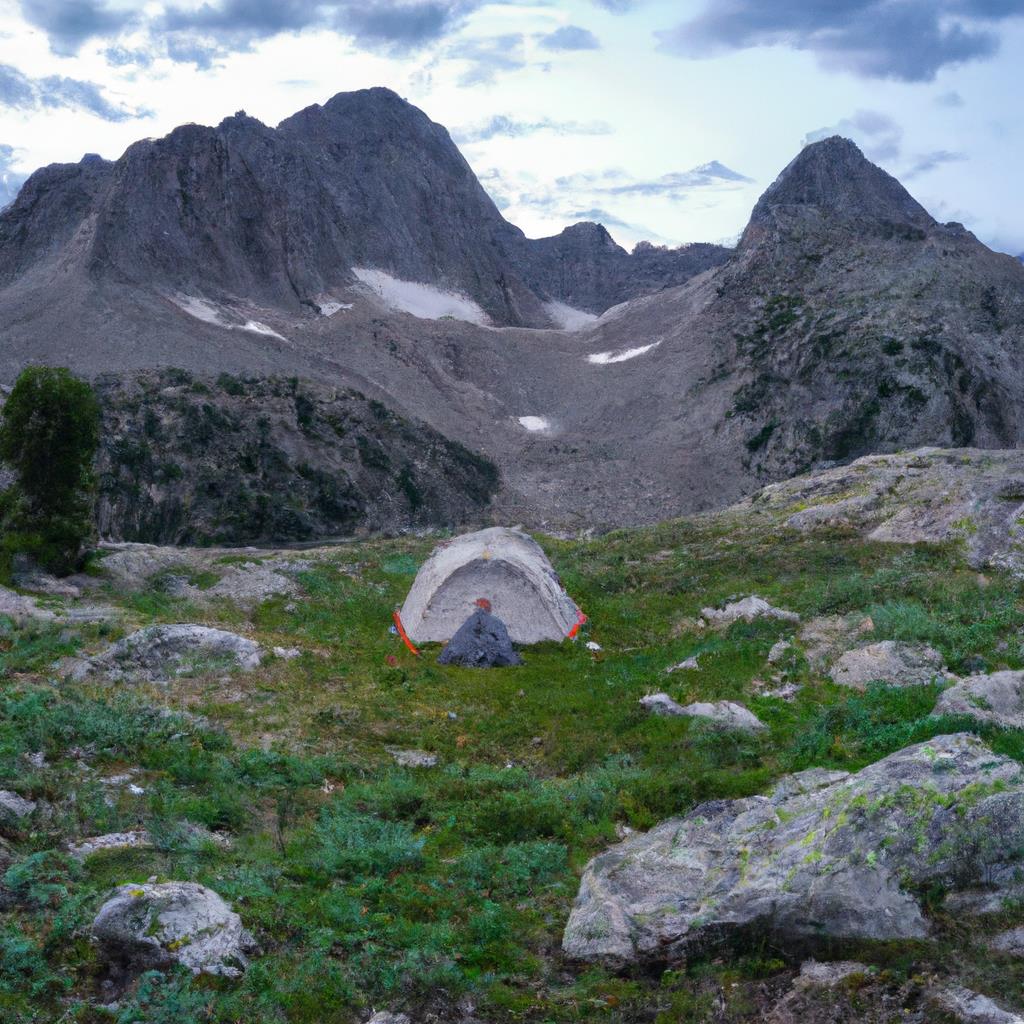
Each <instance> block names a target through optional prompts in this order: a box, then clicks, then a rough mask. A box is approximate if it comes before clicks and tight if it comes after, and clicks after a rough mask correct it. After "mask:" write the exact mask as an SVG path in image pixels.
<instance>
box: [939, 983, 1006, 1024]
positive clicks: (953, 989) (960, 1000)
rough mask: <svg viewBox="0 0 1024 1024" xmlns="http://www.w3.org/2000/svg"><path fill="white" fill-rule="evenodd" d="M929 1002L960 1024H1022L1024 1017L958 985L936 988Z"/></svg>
mask: <svg viewBox="0 0 1024 1024" xmlns="http://www.w3.org/2000/svg"><path fill="white" fill-rule="evenodd" d="M929 1002H930V1003H931V1004H932V1005H933V1006H934V1007H935V1008H936V1009H938V1010H941V1011H943V1012H944V1013H947V1014H949V1015H951V1016H952V1017H954V1018H955V1019H956V1020H958V1021H961V1022H962V1024H1024V1017H1022V1016H1020V1014H1017V1013H1011V1012H1010V1011H1009V1010H1004V1009H1003V1008H1002V1007H1001V1006H999V1005H998V1004H996V1003H995V1002H993V1001H992V1000H991V999H989V997H988V996H983V995H979V994H978V993H977V992H971V991H970V990H969V989H966V988H962V987H961V986H959V985H953V986H950V987H948V988H940V989H936V990H935V991H934V992H932V994H931V998H930V1000H929Z"/></svg>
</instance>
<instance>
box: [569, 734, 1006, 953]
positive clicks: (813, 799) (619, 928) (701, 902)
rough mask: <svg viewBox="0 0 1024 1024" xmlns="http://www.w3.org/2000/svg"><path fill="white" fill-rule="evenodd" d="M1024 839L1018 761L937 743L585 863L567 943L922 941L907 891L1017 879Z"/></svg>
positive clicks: (671, 825) (721, 803)
mask: <svg viewBox="0 0 1024 1024" xmlns="http://www.w3.org/2000/svg"><path fill="white" fill-rule="evenodd" d="M1022 843H1024V768H1022V767H1021V766H1020V765H1019V764H1018V763H1017V762H1015V761H1012V760H1010V759H1009V758H1007V757H1003V756H1000V755H997V754H994V753H993V752H992V751H991V750H990V749H989V748H988V747H987V746H986V745H985V744H984V743H983V742H982V741H981V740H979V739H978V738H977V737H975V736H972V735H969V734H957V735H951V736H940V737H936V738H935V739H933V740H932V741H931V742H928V743H919V744H917V745H915V746H912V747H908V748H906V749H905V750H901V751H899V752H897V753H895V754H891V755H889V756H888V757H886V758H884V759H882V760H881V761H878V762H876V763H875V764H872V765H869V766H868V767H866V768H863V769H862V770H861V771H859V772H857V773H856V774H853V775H840V776H839V777H838V778H837V777H836V776H835V775H834V774H833V773H829V772H824V771H821V770H817V771H812V772H810V773H806V772H802V773H799V774H798V775H796V776H794V777H791V778H788V779H785V780H783V781H782V783H781V784H780V785H779V786H777V787H776V789H775V790H774V791H773V792H771V793H769V794H768V795H766V796H755V797H749V798H745V799H740V800H713V801H710V802H708V803H704V804H701V805H700V806H698V807H696V808H694V809H693V810H692V811H690V812H689V813H688V814H686V815H685V816H683V817H681V818H673V819H671V820H669V821H666V822H664V823H662V824H661V825H658V826H657V827H656V828H654V829H653V830H652V831H650V832H648V833H646V834H638V835H635V836H631V837H630V838H629V839H627V840H626V841H625V842H622V843H620V844H618V845H617V846H613V847H612V848H610V849H609V850H607V851H606V852H605V853H602V854H600V855H599V856H597V857H595V858H594V859H593V860H592V861H591V862H590V863H589V864H588V865H587V867H586V869H585V871H584V873H583V877H582V879H581V882H580V889H579V893H578V895H577V897H576V902H575V904H574V906H573V909H572V913H571V915H570V917H569V922H568V924H567V925H566V929H565V934H564V938H563V945H564V949H565V952H566V953H567V954H568V955H569V956H570V957H572V958H573V959H577V960H584V961H598V962H604V963H607V964H609V965H613V966H625V965H628V964H631V963H636V962H641V963H642V962H652V961H654V962H663V961H666V960H668V961H672V960H678V959H681V958H684V957H685V956H687V955H688V954H690V953H692V952H694V951H696V950H707V949H710V948H713V947H715V946H718V945H722V944H726V943H729V942H732V941H742V940H744V939H746V938H749V937H751V936H752V935H761V934H768V935H770V936H771V937H772V939H773V941H774V942H776V943H777V944H778V945H780V946H781V947H782V948H783V949H785V950H792V951H795V950H799V949H803V948H808V947H810V948H814V947H815V946H816V945H822V944H824V945H827V944H828V943H829V942H831V941H833V940H837V939H877V940H887V939H920V938H924V937H925V936H927V935H928V934H929V932H930V927H929V923H928V921H927V919H926V918H925V916H924V913H923V911H922V908H921V905H920V904H919V902H918V897H917V896H916V895H915V894H916V893H918V892H920V891H922V890H923V889H925V888H926V887H929V886H934V885H942V886H944V887H946V888H947V889H948V890H950V891H955V890H957V889H964V888H969V887H971V886H978V885H979V884H982V883H985V884H988V885H989V886H992V887H994V888H999V887H1000V886H1002V885H1010V884H1012V882H1013V880H1014V878H1015V873H1016V871H1017V868H1018V866H1019V865H1018V864H1016V863H1014V862H1013V857H1014V855H1015V851H1018V850H1020V849H1021V846H1022Z"/></svg>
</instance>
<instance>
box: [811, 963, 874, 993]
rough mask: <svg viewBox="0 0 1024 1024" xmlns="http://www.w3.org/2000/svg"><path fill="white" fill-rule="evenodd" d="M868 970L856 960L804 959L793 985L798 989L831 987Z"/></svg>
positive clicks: (868, 970) (868, 968) (868, 969)
mask: <svg viewBox="0 0 1024 1024" xmlns="http://www.w3.org/2000/svg"><path fill="white" fill-rule="evenodd" d="M870 971H871V968H870V967H868V966H867V965H866V964H862V963H860V962H858V961H857V960H839V961H837V962H835V963H820V962H819V961H817V960H805V961H804V962H803V964H802V965H801V966H800V973H799V974H798V975H797V977H796V981H794V982H793V985H794V987H795V988H798V989H809V988H832V987H833V986H834V985H838V984H839V982H841V981H844V980H845V979H847V978H850V977H853V975H855V974H868V973H870Z"/></svg>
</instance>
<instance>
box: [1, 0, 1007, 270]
mask: <svg viewBox="0 0 1024 1024" xmlns="http://www.w3.org/2000/svg"><path fill="white" fill-rule="evenodd" d="M374 85H385V86H388V87H390V88H392V89H394V90H395V91H396V92H398V93H399V94H400V95H402V96H404V97H405V98H406V99H408V100H409V101H410V102H412V103H414V104H416V105H417V106H419V107H421V108H422V109H423V110H425V111H426V112H427V114H428V115H429V116H430V117H431V118H432V119H433V120H435V121H438V122H440V123H441V124H443V125H445V126H446V127H447V128H448V129H449V131H450V132H451V134H452V136H453V138H454V139H455V140H456V142H457V143H458V145H459V147H460V149H461V150H462V152H463V154H464V155H465V157H466V159H467V160H468V161H469V163H470V164H471V165H472V167H473V169H474V170H475V171H476V173H477V174H478V176H479V177H480V179H481V181H482V183H483V185H484V187H485V188H486V189H487V190H488V192H489V193H490V194H491V196H492V197H493V198H494V200H495V202H496V203H497V204H498V206H499V207H500V208H501V209H502V211H503V213H504V214H505V216H506V217H507V218H508V219H509V220H511V221H512V222H513V223H516V224H518V225H519V226H520V227H521V228H523V230H525V231H526V233H527V234H528V235H531V236H533V237H538V236H542V235H548V234H554V233H556V232H557V231H559V230H561V229H562V228H563V227H564V226H566V225H567V224H570V223H573V222H575V221H579V220H597V221H600V222H602V223H603V224H604V225H605V226H606V227H607V228H608V230H609V231H610V232H611V234H612V235H613V236H614V237H615V238H616V240H617V241H619V242H620V243H621V244H623V245H626V246H627V247H630V246H632V245H633V244H634V243H635V242H637V241H638V240H641V239H648V240H651V241H653V242H655V243H657V244H670V245H677V244H681V243H686V242H695V241H709V242H731V241H733V240H734V239H735V238H736V237H737V236H738V234H739V232H740V231H741V230H742V228H743V226H744V224H745V223H746V220H747V218H748V216H749V213H750V210H751V208H752V206H753V204H754V202H756V200H757V197H758V196H759V195H760V194H761V192H763V191H764V189H765V188H766V187H767V186H768V185H769V184H770V183H771V182H772V181H773V180H774V178H775V177H776V176H777V174H778V173H779V171H781V170H782V168H783V167H784V166H785V165H786V164H787V163H788V162H789V161H790V160H791V159H793V157H794V156H796V154H797V153H798V152H799V151H800V149H801V147H802V146H803V145H806V144H807V143H808V142H812V141H814V140H815V139H819V138H824V137H826V136H828V135H832V134H841V135H845V136H847V137H849V138H852V139H853V140H854V141H855V142H857V143H858V144H859V145H860V146H861V148H862V149H863V150H864V152H865V154H866V155H867V156H868V157H869V158H870V159H872V160H874V161H875V162H876V163H878V164H880V165H881V166H882V167H884V168H885V169H886V170H888V171H889V172H890V173H892V174H895V175H896V176H897V177H899V178H900V180H901V181H903V183H904V184H905V185H906V186H907V187H908V188H909V189H910V191H911V192H912V193H913V194H914V196H915V197H916V198H917V199H918V200H920V201H921V202H922V203H923V204H924V206H925V207H926V208H927V209H928V210H929V211H930V212H931V213H932V214H933V215H934V216H936V217H937V218H938V219H939V220H942V221H950V220H956V221H960V222H962V223H964V224H966V226H967V227H968V228H970V229H971V230H972V231H974V232H975V234H977V235H978V237H979V238H981V239H982V241H984V242H985V243H986V244H988V245H990V246H992V247H993V248H996V249H999V250H1002V251H1005V252H1011V253H1013V254H1017V253H1024V203H1022V202H1021V201H1020V198H1019V182H1020V179H1021V167H1022V166H1024V103H1022V102H1021V96H1022V94H1024V0H565V2H559V0H547V2H536V3H518V2H487V0H323V2H316V0H145V2H137V0H0V205H3V203H4V202H6V201H7V199H9V198H11V197H12V195H13V194H14V192H15V191H16V189H17V187H18V185H19V183H20V181H21V180H23V178H24V176H25V175H26V174H27V173H29V172H30V171H32V170H33V169H35V168H36V167H39V166H41V165H44V164H47V163H52V162H68V161H76V160H78V159H80V158H81V157H82V155H83V154H85V153H99V154H100V155H102V156H104V157H106V158H108V159H116V158H117V157H118V156H120V155H121V153H123V152H124V150H125V149H126V148H127V146H128V145H129V144H131V143H132V142H134V141H135V140H136V139H139V138H143V137H157V136H161V135H164V134H166V133H167V132H169V131H171V130H172V129H173V128H174V127H176V126H177V125H179V124H183V123H186V122H197V123H201V124H216V123H218V122H219V121H220V120H221V119H222V118H224V117H227V116H229V115H230V114H233V113H235V112H236V111H238V110H245V111H247V112H248V113H249V114H251V115H252V116H254V117H257V118H259V119H260V120H261V121H263V122H265V123H267V124H270V125H273V124H277V123H278V122H279V121H281V120H283V119H284V118H285V117H287V116H288V115H290V114H292V113H294V112H295V111H296V110H299V109H301V108H303V107H306V106H308V105H310V104H313V103H322V102H324V101H326V100H327V99H329V98H330V97H331V96H333V95H334V94H335V93H337V92H341V91H346V90H350V89H359V88H365V87H368V86H374ZM5 183H6V197H5V193H4V189H5Z"/></svg>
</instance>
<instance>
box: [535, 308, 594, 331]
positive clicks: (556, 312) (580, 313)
mask: <svg viewBox="0 0 1024 1024" xmlns="http://www.w3.org/2000/svg"><path fill="white" fill-rule="evenodd" d="M544 310H545V312H546V313H547V315H548V316H549V317H551V322H552V323H554V324H557V325H558V326H559V327H560V328H561V329H562V330H563V331H580V330H582V329H583V328H584V327H589V326H590V325H591V324H592V323H594V322H595V321H596V320H597V316H596V315H595V314H594V313H588V312H586V310H583V309H574V308H573V307H572V306H567V305H566V304H565V303H564V302H545V303H544Z"/></svg>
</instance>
